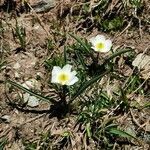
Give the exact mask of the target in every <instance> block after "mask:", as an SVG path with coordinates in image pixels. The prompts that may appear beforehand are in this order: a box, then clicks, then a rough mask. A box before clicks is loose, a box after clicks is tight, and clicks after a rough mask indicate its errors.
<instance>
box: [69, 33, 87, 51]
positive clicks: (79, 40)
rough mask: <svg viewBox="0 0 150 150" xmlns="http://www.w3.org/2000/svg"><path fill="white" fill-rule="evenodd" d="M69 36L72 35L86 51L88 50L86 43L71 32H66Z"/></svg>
mask: <svg viewBox="0 0 150 150" xmlns="http://www.w3.org/2000/svg"><path fill="white" fill-rule="evenodd" d="M68 34H69V35H70V36H71V37H73V38H74V39H75V40H76V41H77V42H78V43H80V44H81V45H82V46H83V47H84V48H85V50H86V51H87V52H89V51H90V49H89V48H88V47H87V45H86V44H85V43H84V42H83V41H82V40H81V39H80V38H79V37H77V36H75V35H73V34H72V33H68Z"/></svg>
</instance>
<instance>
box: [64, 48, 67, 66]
mask: <svg viewBox="0 0 150 150" xmlns="http://www.w3.org/2000/svg"><path fill="white" fill-rule="evenodd" d="M66 49H67V48H66V46H65V47H64V64H66V63H67V53H66Z"/></svg>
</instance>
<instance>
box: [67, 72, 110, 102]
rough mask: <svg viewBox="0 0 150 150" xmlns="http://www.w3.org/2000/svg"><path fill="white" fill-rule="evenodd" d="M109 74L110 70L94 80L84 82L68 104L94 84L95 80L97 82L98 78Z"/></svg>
mask: <svg viewBox="0 0 150 150" xmlns="http://www.w3.org/2000/svg"><path fill="white" fill-rule="evenodd" d="M109 72H110V70H107V71H105V72H104V73H103V74H100V75H98V76H96V77H94V78H92V79H91V80H89V81H86V82H85V83H83V84H82V85H81V86H80V88H79V89H78V91H77V93H76V94H75V95H74V96H73V97H72V99H71V100H70V103H71V102H72V101H73V100H74V99H76V98H77V97H78V96H80V95H81V94H82V93H83V92H84V91H85V90H86V89H87V88H88V87H89V86H91V85H92V84H94V83H95V82H96V81H97V80H99V79H100V78H102V77H103V76H105V75H106V74H108V73H109Z"/></svg>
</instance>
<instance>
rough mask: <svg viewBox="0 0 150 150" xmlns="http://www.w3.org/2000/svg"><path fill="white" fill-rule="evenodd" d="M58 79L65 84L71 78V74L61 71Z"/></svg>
mask: <svg viewBox="0 0 150 150" xmlns="http://www.w3.org/2000/svg"><path fill="white" fill-rule="evenodd" d="M58 80H59V82H60V83H61V84H62V85H64V84H65V83H66V82H67V81H68V80H69V75H68V74H66V73H61V74H60V75H59V76H58Z"/></svg>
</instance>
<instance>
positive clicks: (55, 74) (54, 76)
mask: <svg viewBox="0 0 150 150" xmlns="http://www.w3.org/2000/svg"><path fill="white" fill-rule="evenodd" d="M61 70H62V69H61V68H60V67H59V66H54V67H53V70H52V77H51V82H52V83H58V81H57V77H58V75H59V73H60V72H61Z"/></svg>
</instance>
